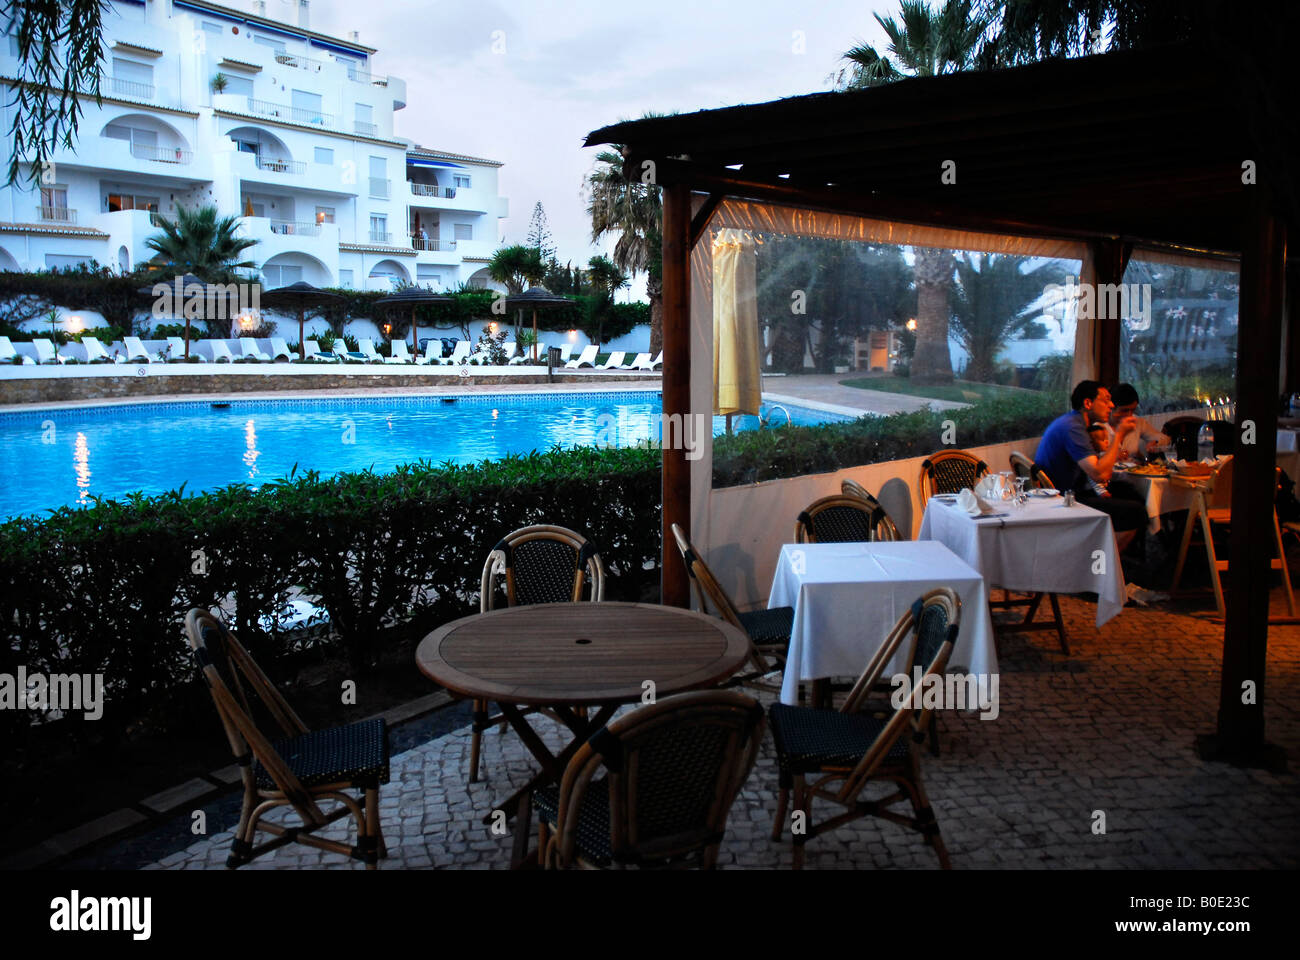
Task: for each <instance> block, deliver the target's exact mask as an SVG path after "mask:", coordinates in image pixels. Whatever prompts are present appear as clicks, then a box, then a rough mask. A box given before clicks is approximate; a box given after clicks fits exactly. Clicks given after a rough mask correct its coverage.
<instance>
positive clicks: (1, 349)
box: [0, 337, 36, 366]
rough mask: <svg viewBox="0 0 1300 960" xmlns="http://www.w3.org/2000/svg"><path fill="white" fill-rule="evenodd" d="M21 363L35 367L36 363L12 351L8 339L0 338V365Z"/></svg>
mask: <svg viewBox="0 0 1300 960" xmlns="http://www.w3.org/2000/svg"><path fill="white" fill-rule="evenodd" d="M14 362H18V363H23V364H26V365H28V366H35V365H36V361H35V360H33V359H32V358H31V357H27V356H23V355H22V354H21V353H19V352H18V351H17V350H15V349H14V345H13V344H12V343H10V342H9V338H8V337H0V363H14Z"/></svg>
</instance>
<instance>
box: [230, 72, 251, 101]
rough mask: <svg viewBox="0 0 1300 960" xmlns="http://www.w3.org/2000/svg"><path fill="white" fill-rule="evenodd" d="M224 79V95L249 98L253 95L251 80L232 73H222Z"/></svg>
mask: <svg viewBox="0 0 1300 960" xmlns="http://www.w3.org/2000/svg"><path fill="white" fill-rule="evenodd" d="M222 76H223V77H225V78H226V89H225V91H224V92H225V93H233V94H235V95H236V96H240V97H251V96H252V95H253V78H252V77H240V76H237V75H235V74H233V73H223V74H222Z"/></svg>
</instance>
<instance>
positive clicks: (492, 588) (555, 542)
mask: <svg viewBox="0 0 1300 960" xmlns="http://www.w3.org/2000/svg"><path fill="white" fill-rule="evenodd" d="M503 588H504V594H505V597H504V599H505V606H508V607H517V606H525V605H527V604H534V603H577V602H579V601H581V600H582V599H583V594H584V593H586V594H587V595H588V598H589V599H590V600H592V601H596V602H599V601H601V600H604V599H605V565H604V564H603V563H602V562H601V559H600V553H599V552H598V551H597V550H596V547H595V545H594V544H592V543H591V542H590V541H588V540H586V539H585V538H584V537H583V536H582V535H581V534H578V533H575V532H574V531H572V530H569V529H566V528H565V527H556V526H551V525H549V524H537V525H534V526H531V527H521V528H520V529H518V530H516V531H514V532H513V533H510V534H507V535H506V536H505V537H503V538H502V539H501V540H500V541H499V542H498V543H497V545H496V546H495V547H493V548H492V552H491V553H489V554H488V557H487V560H486V561H485V562H484V564H483V579H482V582H481V583H480V590H479V609H480V610H481V611H482V612H483V613H487V612H488V611H489V610H494V609H496V608H497V607H498V606H499V599H500V597H501V594H502V592H503ZM505 724H506V719H505V717H504V716H495V717H494V716H489V715H488V702H487V701H486V700H475V701H474V723H473V728H472V732H471V734H470V748H469V782H470V783H475V782H477V781H478V768H479V755H480V753H481V751H482V741H483V731H484V730H487V729H489V728H491V727H495V726H500V727H501V728H502V729H503V730H504V728H505Z"/></svg>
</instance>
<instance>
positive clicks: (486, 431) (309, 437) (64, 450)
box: [0, 392, 847, 517]
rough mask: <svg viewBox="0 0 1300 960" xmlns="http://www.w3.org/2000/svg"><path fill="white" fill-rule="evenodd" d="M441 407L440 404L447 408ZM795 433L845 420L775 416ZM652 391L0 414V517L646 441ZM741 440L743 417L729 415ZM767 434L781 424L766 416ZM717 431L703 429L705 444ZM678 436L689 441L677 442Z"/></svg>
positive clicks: (654, 414)
mask: <svg viewBox="0 0 1300 960" xmlns="http://www.w3.org/2000/svg"><path fill="white" fill-rule="evenodd" d="M449 399H450V400H452V402H446V401H447V400H449ZM787 409H789V411H790V415H791V419H792V420H793V422H794V423H795V424H816V423H827V422H831V421H840V420H844V419H847V418H845V417H841V416H839V415H836V414H831V413H822V412H820V411H816V410H808V409H804V408H800V407H787ZM659 411H660V397H659V394H658V393H654V392H618V393H563V394H531V395H518V394H495V395H479V396H472V397H468V396H459V397H455V398H443V397H439V396H421V397H382V398H371V397H365V398H339V399H327V398H321V399H316V398H312V399H283V400H281V399H271V400H232V401H230V404H229V406H228V407H225V408H220V409H217V408H213V406H212V404H211V403H209V402H208V401H182V402H174V403H144V404H121V405H113V406H103V407H87V408H80V409H68V410H58V411H53V412H51V411H45V412H30V413H4V414H0V517H12V516H18V515H21V514H29V513H39V512H41V511H44V510H46V509H48V508H52V507H59V506H63V505H72V506H76V505H79V504H86V503H89V502H90V498H91V497H94V496H100V497H106V498H117V497H121V496H122V495H124V494H127V493H131V492H133V491H137V490H138V491H143V492H144V493H162V492H165V491H167V490H174V489H177V488H179V487H180V486H181V484H182V483H183V484H185V489H186V490H187V491H191V492H200V491H204V490H213V489H216V488H218V487H223V486H226V485H228V484H231V483H247V484H250V485H252V486H260V485H261V484H263V483H266V482H267V481H269V480H274V479H277V478H279V477H284V476H287V475H288V474H289V472H290V470H292V469H293V467H294V465H295V464H297V466H298V470H299V472H301V471H303V470H318V471H320V473H321V474H322V475H325V476H332V475H334V474H336V473H342V472H345V471H351V470H365V469H368V468H372V467H373V468H374V469H375V470H377V471H381V472H382V471H386V470H391V469H393V468H394V467H396V466H398V465H400V464H404V463H413V462H415V461H417V460H430V461H433V462H435V463H440V462H443V461H448V460H450V461H452V462H454V463H475V462H477V461H480V460H491V459H495V458H498V457H502V456H504V455H506V454H509V453H528V452H529V451H532V450H547V449H550V448H551V447H554V446H556V445H559V446H562V447H573V446H583V445H590V444H593V443H613V444H616V445H619V446H630V445H632V444H635V443H638V442H641V441H644V440H647V439H656V440H657V439H658V436H659V416H658V415H659ZM736 420H737V421H738V422H737V423H736V427H737V428H738V429H742V430H752V429H754V428H755V427H756V426H757V425H758V424H757V418H756V417H749V416H747V417H737V418H736ZM772 422H773V423H779V424H784V423H785V422H786V419H785V417H784V415H782V414H781V413H780V412H779V411H778V412H776V415H775V417H774V418H773V421H772ZM724 430H725V421H724V418H722V417H714V418H713V432H714V434H715V435H716V434H719V433H722V432H723V431H724ZM689 440H690V437H689V435H688V442H689Z"/></svg>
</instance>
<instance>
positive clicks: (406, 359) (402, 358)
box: [384, 340, 415, 363]
mask: <svg viewBox="0 0 1300 960" xmlns="http://www.w3.org/2000/svg"><path fill="white" fill-rule="evenodd" d="M389 349H390V351H391V352H392V356H390V357H385V358H384V363H410V362H411V361H412V360H414V359H415V358H414V357H412V356H411V351H409V350H407V349H406V341H405V340H394V341H393V343H392V346H391V347H390V348H389Z"/></svg>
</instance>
